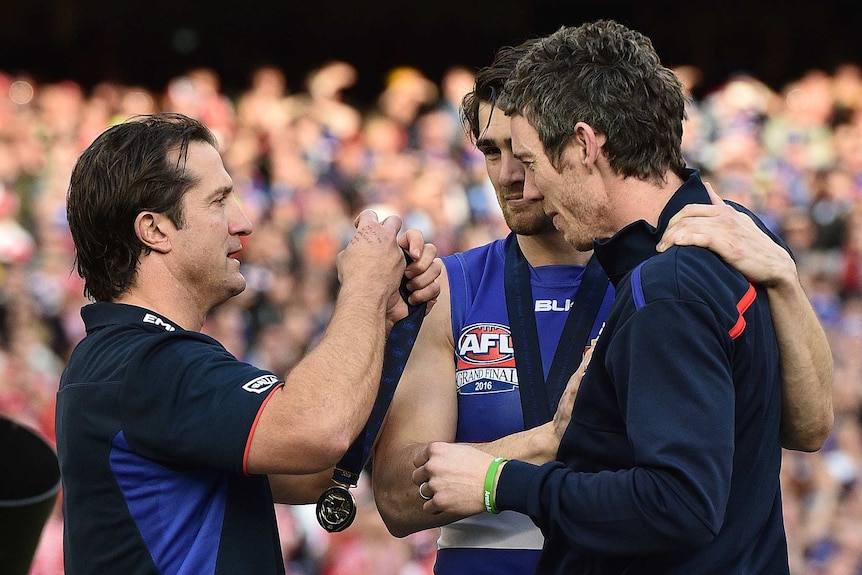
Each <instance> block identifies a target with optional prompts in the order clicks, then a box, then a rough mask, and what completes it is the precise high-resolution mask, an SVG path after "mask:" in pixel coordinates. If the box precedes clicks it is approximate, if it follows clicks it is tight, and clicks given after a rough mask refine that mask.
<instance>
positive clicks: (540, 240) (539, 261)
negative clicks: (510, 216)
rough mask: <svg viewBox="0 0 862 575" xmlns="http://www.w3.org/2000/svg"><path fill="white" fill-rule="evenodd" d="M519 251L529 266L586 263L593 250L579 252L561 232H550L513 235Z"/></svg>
mask: <svg viewBox="0 0 862 575" xmlns="http://www.w3.org/2000/svg"><path fill="white" fill-rule="evenodd" d="M515 237H516V238H517V239H518V245H519V246H520V247H521V252H522V253H523V254H524V257H525V258H526V259H527V261H528V262H529V263H530V265H531V266H533V267H534V268H535V267H540V266H552V265H586V264H587V262H588V261H589V260H590V256H592V254H593V252H591V251H589V252H580V251H578V250H576V249H575V248H573V247H572V246H571V245H570V244H569V243H568V242H567V241H566V240H565V239H563V234H561V233H558V232H552V233H548V234H537V235H534V236H520V235H519V236H515Z"/></svg>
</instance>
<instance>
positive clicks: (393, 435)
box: [371, 268, 458, 537]
mask: <svg viewBox="0 0 862 575" xmlns="http://www.w3.org/2000/svg"><path fill="white" fill-rule="evenodd" d="M440 287H441V290H440V297H439V298H438V300H437V304H436V305H435V306H434V309H433V310H431V312H430V313H429V314H428V315H427V316H426V317H425V321H424V322H423V323H422V328H421V329H420V330H419V336H418V337H417V338H416V344H415V345H414V347H413V351H412V352H411V353H410V359H409V360H408V361H407V365H406V366H405V368H404V372H403V373H402V375H401V380H400V381H399V383H398V387H397V389H396V391H395V395H394V397H393V398H392V403H391V405H390V406H389V411H388V412H387V415H386V420H385V421H384V423H383V426H382V428H381V430H380V434H379V436H378V438H377V443H376V444H375V446H374V453H373V463H372V470H373V477H372V482H371V484H372V486H373V488H374V499H375V501H376V503H377V508H378V509H379V511H380V515H381V516H382V517H383V520H384V522H385V523H386V526H387V527H388V529H389V531H390V532H391V533H392V534H393V535H395V536H397V537H404V536H406V535H409V534H410V533H414V532H416V531H421V530H423V529H428V528H431V527H437V526H439V525H445V524H446V523H449V522H451V521H454V520H456V519H458V517H456V516H451V517H444V516H442V515H437V516H434V515H430V514H427V513H424V512H423V511H422V503H424V502H423V501H422V499H421V498H420V497H419V493H418V491H417V489H416V486H415V485H413V482H412V481H411V474H412V473H413V458H414V457H415V453H416V452H417V451H419V450H420V449H422V448H423V447H424V445H425V443H427V442H429V441H454V439H455V430H456V425H457V417H458V405H457V398H456V395H455V364H454V361H453V357H454V342H453V341H452V335H451V333H452V329H451V325H452V324H451V319H450V317H449V282H448V279H447V278H446V271H445V268H444V270H443V273H442V274H441V276H440Z"/></svg>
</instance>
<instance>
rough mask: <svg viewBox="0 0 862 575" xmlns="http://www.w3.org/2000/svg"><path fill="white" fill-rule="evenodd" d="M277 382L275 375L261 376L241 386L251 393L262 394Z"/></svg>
mask: <svg viewBox="0 0 862 575" xmlns="http://www.w3.org/2000/svg"><path fill="white" fill-rule="evenodd" d="M278 381H279V380H278V377H277V376H275V375H261V376H260V377H257V378H255V379H253V380H251V381H249V382H248V383H246V384H245V385H243V386H242V388H243V389H244V390H246V391H250V392H252V393H263V392H265V391H266V390H268V389H270V388H272V386H273V385H275V384H276V383H278Z"/></svg>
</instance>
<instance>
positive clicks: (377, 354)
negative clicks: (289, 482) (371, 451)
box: [248, 289, 386, 474]
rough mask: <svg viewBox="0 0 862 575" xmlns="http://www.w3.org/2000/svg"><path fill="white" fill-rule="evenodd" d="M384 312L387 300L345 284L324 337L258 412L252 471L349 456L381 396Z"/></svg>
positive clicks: (306, 469) (307, 466)
mask: <svg viewBox="0 0 862 575" xmlns="http://www.w3.org/2000/svg"><path fill="white" fill-rule="evenodd" d="M384 315H385V302H382V301H377V300H376V299H375V298H374V297H373V296H370V295H368V294H363V293H362V292H361V290H346V289H342V292H341V293H340V294H339V297H338V299H337V302H336V306H335V309H334V311H333V314H332V318H331V320H330V322H329V325H328V327H327V329H326V332H325V333H324V334H323V337H322V338H321V340H320V342H319V343H318V344H317V346H316V347H315V348H314V349H313V350H312V351H311V352H310V353H309V354H308V355H306V357H305V358H303V360H302V361H300V362H299V364H297V366H296V367H295V368H294V369H293V370H292V371H291V372H290V374H289V375H288V377H287V379H286V380H285V384H284V386H282V388H281V389H279V390H278V391H276V392H274V393H273V395H272V398H271V399H270V400H269V401H268V403H267V404H266V407H265V408H264V409H263V411H262V412H261V414H260V418H259V421H258V424H257V426H256V427H255V430H254V435H253V437H252V442H251V447H250V450H249V456H248V471H249V473H266V474H273V473H275V474H281V473H286V474H305V473H317V472H320V471H323V470H325V469H328V468H331V467H332V466H334V465H335V464H336V463H337V462H338V460H339V459H340V458H341V456H342V455H344V453H345V451H347V448H348V447H349V446H350V444H351V443H352V442H353V440H354V439H355V438H356V437H357V436H358V435H359V432H360V430H361V429H362V428H363V426H364V425H365V423H366V422H367V420H368V416H369V414H370V412H371V407H372V405H373V404H374V400H375V398H376V396H377V388H378V385H379V382H380V370H381V367H382V363H383V347H384V344H385V338H386V330H385V318H384Z"/></svg>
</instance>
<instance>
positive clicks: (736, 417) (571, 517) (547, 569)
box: [496, 171, 789, 575]
mask: <svg viewBox="0 0 862 575" xmlns="http://www.w3.org/2000/svg"><path fill="white" fill-rule="evenodd" d="M686 177H687V181H686V182H685V183H684V184H683V186H682V187H680V189H679V190H677V192H676V193H675V195H674V196H673V197H672V198H671V199H670V201H669V202H668V204H667V206H666V207H665V209H664V211H663V212H662V214H661V216H660V218H659V222H658V228H653V227H652V226H651V225H649V224H647V223H646V222H644V221H638V222H635V223H633V224H631V225H629V226H627V227H626V228H624V229H623V230H621V231H620V232H619V233H617V234H616V235H615V236H614V237H613V238H611V239H610V240H608V241H606V242H602V243H597V245H596V246H595V248H596V255H597V256H598V258H599V261H600V262H601V264H602V266H603V267H604V269H605V271H606V272H607V274H608V277H609V278H610V279H611V281H612V282H613V283H614V285H615V287H616V298H615V300H614V304H613V306H612V308H611V311H610V314H609V316H608V319H607V321H606V323H605V326H604V330H603V332H602V335H601V336H600V338H599V340H598V343H597V344H596V347H595V351H594V354H593V358H592V361H591V363H590V366H589V368H588V370H587V373H586V375H585V376H584V379H583V381H582V383H581V387H580V389H579V391H578V396H577V399H576V401H575V405H574V410H573V412H572V418H571V422H570V424H569V426H568V428H567V430H566V432H565V434H564V436H563V438H562V442H561V444H560V448H559V452H558V454H557V461H554V462H551V463H548V464H545V465H543V466H534V465H530V464H527V463H524V462H520V461H512V462H509V463H507V464H506V465H505V466H504V468H503V471H502V472H501V475H500V479H499V483H498V487H497V497H496V503H497V506H498V507H499V508H501V509H511V510H516V511H520V512H521V513H525V514H528V515H530V517H532V518H533V521H534V522H535V523H536V524H537V525H538V526H539V527H540V528H541V529H542V531H543V533H544V534H545V538H546V539H545V546H544V549H543V551H542V556H541V559H540V563H539V567H538V570H537V573H583V574H602V575H605V574H622V573H638V574H639V575H644V574H662V575H668V574H675V575H683V574H685V575H690V574H693V573H697V574H698V575H713V574H714V575H734V574H739V575H741V574H746V575H755V574H764V575H766V574H769V575H775V574H782V573H784V574H786V573H788V572H789V570H788V564H787V548H786V547H787V546H786V541H785V535H784V526H783V519H782V512H781V495H780V490H779V470H780V466H781V447H780V442H779V422H780V418H781V377H780V370H779V361H778V359H779V358H778V347H777V343H776V338H775V333H774V329H773V326H772V319H771V316H770V311H769V305H768V303H767V297H766V294H765V293H763V292H762V291H761V290H759V289H756V288H755V287H753V286H752V285H750V284H749V282H748V281H747V280H746V279H745V277H743V276H742V275H741V274H740V273H739V272H737V271H736V270H735V269H733V268H732V267H731V266H729V265H727V264H726V263H724V262H723V261H722V260H721V259H720V258H719V257H718V256H717V255H715V254H714V253H712V252H710V251H709V250H706V249H703V248H698V247H674V248H671V249H669V250H668V251H666V252H664V253H662V254H657V253H656V251H655V245H656V243H657V242H658V240H659V239H660V237H661V235H662V233H663V232H664V230H665V229H666V227H667V223H668V221H669V220H670V218H671V217H672V216H673V215H674V214H675V213H677V212H678V211H679V210H680V209H682V207H683V206H685V205H686V204H689V203H709V196H708V194H707V192H706V189H705V188H704V186H703V183H702V182H701V180H700V177H699V176H698V175H697V173H696V172H693V171H687V174H686ZM735 207H737V208H738V209H740V210H743V208H741V207H739V206H735ZM761 227H762V228H763V226H762V225H761ZM764 229H765V228H764Z"/></svg>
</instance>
